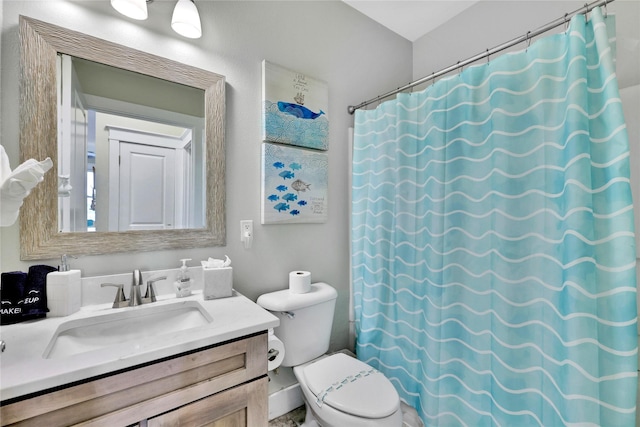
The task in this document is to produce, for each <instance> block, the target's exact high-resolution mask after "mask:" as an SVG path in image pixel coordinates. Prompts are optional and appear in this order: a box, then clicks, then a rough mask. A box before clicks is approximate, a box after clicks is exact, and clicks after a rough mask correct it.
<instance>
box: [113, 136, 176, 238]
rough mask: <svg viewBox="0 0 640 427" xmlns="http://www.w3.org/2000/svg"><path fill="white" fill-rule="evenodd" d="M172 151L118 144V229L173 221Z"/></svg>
mask: <svg viewBox="0 0 640 427" xmlns="http://www.w3.org/2000/svg"><path fill="white" fill-rule="evenodd" d="M175 210H176V209H175V150H174V149H172V148H164V147H154V146H149V145H141V144H131V143H126V142H121V143H120V213H119V219H118V223H119V227H118V228H119V231H126V230H165V229H171V228H174V224H175Z"/></svg>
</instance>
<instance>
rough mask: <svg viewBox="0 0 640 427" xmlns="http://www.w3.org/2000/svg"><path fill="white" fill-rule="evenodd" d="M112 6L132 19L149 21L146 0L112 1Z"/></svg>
mask: <svg viewBox="0 0 640 427" xmlns="http://www.w3.org/2000/svg"><path fill="white" fill-rule="evenodd" d="M111 6H112V7H113V8H114V9H115V10H117V11H118V12H120V13H121V14H123V15H124V16H128V17H129V18H131V19H137V20H138V21H144V20H145V19H147V2H146V0H111Z"/></svg>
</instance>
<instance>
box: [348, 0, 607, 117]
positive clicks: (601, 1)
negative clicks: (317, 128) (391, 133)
mask: <svg viewBox="0 0 640 427" xmlns="http://www.w3.org/2000/svg"><path fill="white" fill-rule="evenodd" d="M614 1H615V0H596V1H594V2H592V3H585V4H584V6H583V7H581V8H580V9H576V10H574V11H573V12H569V13H565V14H564V16H563V17H562V18H558V19H556V20H555V21H552V22H550V23H548V24H547V25H544V26H542V27H540V28H538V29H537V30H534V31H528V32H527V33H526V34H524V35H522V36H520V37H516V38H515V39H512V40H509V41H508V42H506V43H503V44H501V45H499V46H496V47H494V48H492V49H487V50H486V51H485V52H482V53H479V54H477V55H475V56H472V57H471V58H469V59H466V60H464V61H458V62H457V63H456V64H454V65H450V66H448V67H447V68H443V69H442V70H440V71H438V72H434V73H432V74H431V75H429V76H426V77H423V78H421V79H418V80H415V81H413V82H411V83H408V84H406V85H404V86H402V87H399V88H397V89H395V90H392V91H390V92H387V93H385V94H383V95H379V96H377V97H375V98H372V99H370V100H368V101H364V102H361V103H360V104H358V105H356V106H353V105H350V106H349V107H348V111H349V114H353V113H355V111H356V110H358V109H360V108H362V107H366V106H367V105H369V104H373V103H374V102H378V101H380V100H382V99H384V98H387V97H389V96H393V95H396V94H398V93H400V92H404V91H405V90H407V89H411V88H412V87H414V86H418V85H420V84H422V83H426V82H428V81H429V80H435V79H436V78H437V77H440V76H443V75H445V74H447V73H450V72H451V71H455V70H457V69H458V68H462V67H464V66H466V65H469V64H472V63H474V62H476V61H479V60H480V59H484V58H487V57H489V56H491V55H493V54H494V53H498V52H501V51H503V50H505V49H508V48H510V47H512V46H515V45H517V44H520V43H522V42H529V43H530V42H531V39H532V38H533V37H536V36H538V35H540V34H542V33H546V32H547V31H549V30H552V29H554V28H556V27H559V26H560V25H562V24H566V23H568V22H569V20H570V19H571V18H573V17H574V16H575V15H578V14H580V13H584V14H587V13H589V11H590V10H593V9H595V8H596V7H598V6H603V5H604V6H606V5H607V4H608V3H612V2H614Z"/></svg>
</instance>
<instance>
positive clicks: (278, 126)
mask: <svg viewBox="0 0 640 427" xmlns="http://www.w3.org/2000/svg"><path fill="white" fill-rule="evenodd" d="M328 104H329V87H328V85H327V84H326V83H325V82H322V81H320V80H317V79H314V78H312V77H309V76H307V75H305V74H301V73H297V72H295V71H291V70H288V69H286V68H283V67H280V66H279V65H275V64H272V63H270V62H268V61H262V139H263V141H271V142H279V143H281V144H288V145H296V146H300V147H305V148H313V149H316V150H327V149H328V148H329V116H328Z"/></svg>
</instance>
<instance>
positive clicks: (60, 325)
mask: <svg viewBox="0 0 640 427" xmlns="http://www.w3.org/2000/svg"><path fill="white" fill-rule="evenodd" d="M114 313H115V315H114ZM185 313H186V314H185ZM157 314H160V315H162V316H164V317H168V318H170V319H171V323H173V324H177V325H180V324H184V325H186V326H184V327H183V328H182V329H180V330H173V331H169V332H166V331H165V332H162V331H159V332H157V333H153V334H151V335H150V336H144V337H140V336H139V335H135V334H134V335H131V334H130V333H129V332H128V331H127V330H122V329H121V328H122V327H123V326H125V327H126V326H127V325H128V324H132V325H140V326H141V327H142V325H144V324H145V323H146V322H147V321H149V320H150V319H154V317H153V316H155V315H157ZM200 315H203V316H204V317H205V321H204V323H197V324H194V326H190V324H189V322H192V321H193V320H192V319H193V318H194V316H200ZM114 316H115V317H114ZM185 316H187V317H185ZM185 319H188V320H185ZM185 322H186V323H185ZM277 324H278V319H277V318H276V317H275V316H273V315H271V314H270V313H268V312H267V311H265V310H263V309H262V308H260V307H259V306H257V305H256V304H255V303H253V302H252V301H250V300H249V299H247V298H246V297H244V296H242V295H241V294H238V293H235V292H234V295H233V296H232V297H229V298H223V299H218V300H210V301H205V300H203V299H202V295H201V293H199V292H196V293H195V294H194V295H193V296H191V297H188V298H180V299H176V298H173V297H170V296H167V297H165V298H164V299H163V298H162V297H159V301H158V302H156V303H153V304H149V305H148V306H138V307H126V308H123V309H113V308H111V306H110V304H106V305H105V304H102V305H97V306H88V307H83V308H82V309H81V310H80V312H78V313H75V314H73V315H71V316H67V317H63V318H47V319H43V320H39V321H31V322H25V323H21V324H16V325H11V326H5V327H3V330H2V339H3V340H4V341H5V342H6V343H7V350H6V351H5V352H4V353H2V356H0V367H1V373H0V386H1V388H0V397H1V399H2V402H1V403H2V406H1V407H0V423H1V425H2V426H5V425H25V426H26V425H39V426H42V425H47V426H68V425H91V426H130V425H141V426H144V425H148V426H168V425H172V426H175V425H204V424H206V425H213V426H229V425H233V426H236V425H243V426H244V425H247V426H266V425H267V418H268V408H267V400H268V398H267V393H268V392H267V382H268V378H267V376H266V373H267V357H266V355H267V330H268V328H271V327H274V326H277ZM114 325H115V326H116V332H114V331H113V330H112V329H113V326H114ZM133 329H135V326H134V327H133ZM119 331H121V332H119ZM98 332H99V333H98ZM114 333H115V334H117V335H118V336H120V334H122V336H121V337H120V338H121V340H120V341H113V342H110V341H109V336H110V335H112V334H114ZM95 334H98V335H100V337H104V339H98V341H97V343H96V341H94V340H92V338H93V335H95ZM100 337H98V338H100ZM90 338H91V339H90ZM57 344H60V350H56V348H57V347H56V345H57Z"/></svg>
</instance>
